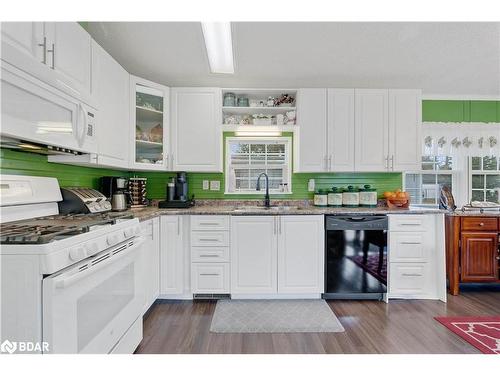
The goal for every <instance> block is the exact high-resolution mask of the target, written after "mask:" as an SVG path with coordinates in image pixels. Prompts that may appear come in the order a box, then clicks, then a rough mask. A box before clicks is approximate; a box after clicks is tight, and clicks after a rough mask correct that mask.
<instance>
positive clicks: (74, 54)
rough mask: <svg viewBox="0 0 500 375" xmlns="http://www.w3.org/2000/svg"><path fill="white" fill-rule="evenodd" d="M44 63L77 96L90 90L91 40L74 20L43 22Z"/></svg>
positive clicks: (61, 83) (84, 94)
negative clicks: (45, 46) (45, 45)
mask: <svg viewBox="0 0 500 375" xmlns="http://www.w3.org/2000/svg"><path fill="white" fill-rule="evenodd" d="M45 36H46V38H47V65H49V66H50V67H51V68H52V69H53V70H55V71H56V72H57V73H59V81H58V83H59V86H60V88H62V89H65V87H64V86H65V85H66V86H68V87H69V88H70V89H71V90H73V91H74V92H75V93H77V94H78V96H80V97H85V96H89V95H90V93H91V82H90V80H91V78H90V77H91V41H92V38H91V37H90V35H89V33H87V32H86V31H85V30H84V29H83V28H82V27H81V26H80V25H79V24H78V23H76V22H46V23H45Z"/></svg>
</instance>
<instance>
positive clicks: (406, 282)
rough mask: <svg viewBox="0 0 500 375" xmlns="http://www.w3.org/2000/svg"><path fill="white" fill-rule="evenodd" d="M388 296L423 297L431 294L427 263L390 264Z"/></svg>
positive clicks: (430, 279) (429, 273)
mask: <svg viewBox="0 0 500 375" xmlns="http://www.w3.org/2000/svg"><path fill="white" fill-rule="evenodd" d="M389 272H390V280H389V296H390V297H398V296H407V297H411V296H416V297H418V296H423V295H429V294H431V287H432V274H431V272H430V267H429V264H428V263H391V264H390V265H389Z"/></svg>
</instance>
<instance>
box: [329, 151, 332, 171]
mask: <svg viewBox="0 0 500 375" xmlns="http://www.w3.org/2000/svg"><path fill="white" fill-rule="evenodd" d="M328 170H329V171H330V172H331V171H332V154H330V156H329V157H328Z"/></svg>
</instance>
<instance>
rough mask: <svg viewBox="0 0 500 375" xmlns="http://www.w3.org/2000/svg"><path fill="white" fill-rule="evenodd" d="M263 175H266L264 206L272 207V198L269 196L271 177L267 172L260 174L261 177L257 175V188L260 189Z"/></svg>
mask: <svg viewBox="0 0 500 375" xmlns="http://www.w3.org/2000/svg"><path fill="white" fill-rule="evenodd" d="M262 176H266V195H265V197H264V206H266V207H267V208H269V207H271V199H270V198H269V177H268V175H267V173H264V172H262V173H261V174H259V177H257V187H256V189H255V190H257V191H260V178H261V177H262Z"/></svg>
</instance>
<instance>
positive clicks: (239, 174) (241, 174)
mask: <svg viewBox="0 0 500 375" xmlns="http://www.w3.org/2000/svg"><path fill="white" fill-rule="evenodd" d="M249 173H250V172H249V170H248V169H241V168H236V169H235V170H234V175H235V176H236V178H248V176H249Z"/></svg>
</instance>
